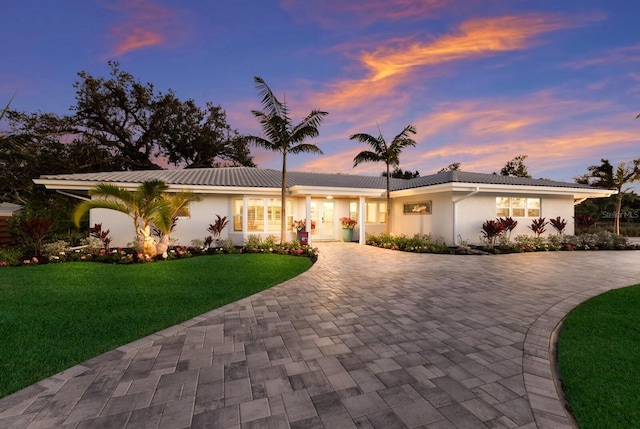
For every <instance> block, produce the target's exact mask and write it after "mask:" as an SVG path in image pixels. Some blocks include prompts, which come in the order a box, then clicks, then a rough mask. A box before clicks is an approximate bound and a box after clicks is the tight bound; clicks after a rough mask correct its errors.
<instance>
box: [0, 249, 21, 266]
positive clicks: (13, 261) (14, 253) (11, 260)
mask: <svg viewBox="0 0 640 429" xmlns="http://www.w3.org/2000/svg"><path fill="white" fill-rule="evenodd" d="M21 264H22V250H20V249H0V266H3V267H6V266H18V265H21Z"/></svg>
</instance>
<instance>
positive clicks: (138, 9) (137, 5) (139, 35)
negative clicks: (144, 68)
mask: <svg viewBox="0 0 640 429" xmlns="http://www.w3.org/2000/svg"><path fill="white" fill-rule="evenodd" d="M110 8H111V9H113V10H116V11H119V12H121V13H122V14H123V15H124V16H125V19H124V21H123V22H122V23H121V24H120V25H117V26H115V27H113V28H112V29H111V30H110V33H111V35H112V36H113V38H114V39H115V40H116V43H115V47H114V48H113V51H112V53H111V54H112V55H123V54H126V53H128V52H131V51H134V50H137V49H141V48H145V47H149V46H155V45H160V44H163V43H166V42H168V41H169V34H171V35H173V34H174V33H175V32H174V31H173V29H172V25H173V21H174V18H175V15H176V13H175V12H174V11H173V10H172V9H169V8H167V7H164V6H158V5H156V4H153V3H151V2H150V1H149V0H129V1H126V0H122V1H119V2H118V3H115V4H112V5H111V6H110Z"/></svg>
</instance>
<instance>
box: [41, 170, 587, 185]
mask: <svg viewBox="0 0 640 429" xmlns="http://www.w3.org/2000/svg"><path fill="white" fill-rule="evenodd" d="M40 179H48V180H70V181H87V182H110V183H141V182H144V181H145V180H151V179H158V180H162V181H164V182H165V183H167V184H169V185H185V186H229V187H254V188H279V187H280V186H281V180H282V179H281V172H280V171H278V170H272V169H262V168H255V167H222V168H194V169H186V170H144V171H112V172H103V173H85V174H57V175H42V176H40ZM444 183H475V184H491V185H516V186H518V185H521V186H549V187H559V188H587V189H589V188H591V187H590V186H589V185H580V184H577V183H567V182H557V181H553V180H546V179H529V178H524V177H512V176H501V175H496V174H483V173H470V172H466V171H446V172H443V173H437V174H432V175H429V176H423V177H417V178H414V179H408V180H407V179H391V190H392V191H398V190H403V189H414V188H421V187H428V186H434V185H439V184H444ZM287 186H288V187H291V186H317V187H335V188H354V189H385V188H386V186H387V185H386V178H385V177H382V176H357V175H351V174H325V173H307V172H298V171H290V172H287ZM591 189H592V188H591Z"/></svg>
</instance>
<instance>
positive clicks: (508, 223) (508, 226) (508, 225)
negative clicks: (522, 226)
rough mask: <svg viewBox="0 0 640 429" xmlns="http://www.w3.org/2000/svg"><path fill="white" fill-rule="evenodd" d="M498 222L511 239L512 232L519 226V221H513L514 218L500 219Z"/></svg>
mask: <svg viewBox="0 0 640 429" xmlns="http://www.w3.org/2000/svg"><path fill="white" fill-rule="evenodd" d="M498 222H500V223H501V224H502V226H503V227H504V230H505V232H507V233H508V235H509V237H511V231H513V230H514V229H515V228H516V226H518V221H517V220H515V219H513V218H512V217H505V218H498Z"/></svg>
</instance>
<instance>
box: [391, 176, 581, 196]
mask: <svg viewBox="0 0 640 429" xmlns="http://www.w3.org/2000/svg"><path fill="white" fill-rule="evenodd" d="M443 183H475V184H478V185H515V186H548V187H554V188H585V189H593V187H591V186H589V185H581V184H578V183H568V182H558V181H555V180H547V179H531V178H527V177H514V176H502V175H499V174H486V173H471V172H468V171H445V172H442V173H437V174H431V175H429V176H424V177H416V178H415V179H409V180H406V181H405V183H402V184H400V186H399V187H397V188H394V191H398V190H401V189H413V188H421V187H425V186H433V185H440V184H443Z"/></svg>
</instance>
